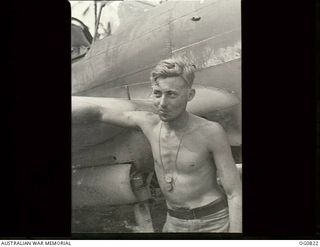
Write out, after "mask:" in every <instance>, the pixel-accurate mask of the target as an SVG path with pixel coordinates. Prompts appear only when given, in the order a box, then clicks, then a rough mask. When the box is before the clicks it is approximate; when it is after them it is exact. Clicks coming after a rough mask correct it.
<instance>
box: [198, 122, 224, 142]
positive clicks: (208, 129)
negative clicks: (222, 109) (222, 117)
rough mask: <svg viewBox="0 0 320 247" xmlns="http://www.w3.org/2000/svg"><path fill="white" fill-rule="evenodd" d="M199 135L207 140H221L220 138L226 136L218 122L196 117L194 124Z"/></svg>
mask: <svg viewBox="0 0 320 247" xmlns="http://www.w3.org/2000/svg"><path fill="white" fill-rule="evenodd" d="M193 125H194V127H193V128H192V129H194V130H196V132H197V134H200V135H201V136H203V137H204V138H205V139H210V140H211V142H212V141H213V140H219V137H222V136H223V135H225V131H224V129H223V127H222V126H221V125H220V124H219V123H218V122H213V121H209V120H207V119H204V118H201V117H196V118H194V122H193Z"/></svg>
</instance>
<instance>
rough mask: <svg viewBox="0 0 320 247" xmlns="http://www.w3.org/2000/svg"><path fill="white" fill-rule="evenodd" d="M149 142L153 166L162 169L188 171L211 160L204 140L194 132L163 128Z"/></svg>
mask: <svg viewBox="0 0 320 247" xmlns="http://www.w3.org/2000/svg"><path fill="white" fill-rule="evenodd" d="M150 143H151V146H152V152H153V157H154V161H155V166H156V168H158V169H161V170H164V171H172V172H179V173H189V172H192V171H194V170H197V169H199V168H201V167H202V166H204V165H207V163H208V162H211V157H210V153H209V152H208V149H207V145H206V142H205V140H203V139H201V138H199V136H197V133H196V132H195V133H194V132H191V133H190V132H174V131H172V132H168V131H166V130H164V131H161V132H160V133H158V136H157V135H154V136H153V138H152V142H150Z"/></svg>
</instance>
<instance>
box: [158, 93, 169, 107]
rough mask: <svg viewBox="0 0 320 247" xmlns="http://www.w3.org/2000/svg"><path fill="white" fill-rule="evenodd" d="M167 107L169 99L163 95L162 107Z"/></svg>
mask: <svg viewBox="0 0 320 247" xmlns="http://www.w3.org/2000/svg"><path fill="white" fill-rule="evenodd" d="M166 105H167V98H166V96H165V95H162V96H161V98H160V106H162V107H165V106H166Z"/></svg>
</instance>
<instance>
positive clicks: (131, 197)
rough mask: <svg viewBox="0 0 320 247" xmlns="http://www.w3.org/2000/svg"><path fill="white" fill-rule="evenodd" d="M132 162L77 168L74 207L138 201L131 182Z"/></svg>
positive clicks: (73, 180)
mask: <svg viewBox="0 0 320 247" xmlns="http://www.w3.org/2000/svg"><path fill="white" fill-rule="evenodd" d="M130 169H131V164H121V165H112V166H104V167H91V168H83V169H75V170H74V171H73V174H72V207H73V208H79V207H85V206H93V205H94V206H97V205H120V204H127V203H134V202H138V201H139V200H138V198H137V197H136V196H135V194H134V193H133V191H132V189H131V184H130Z"/></svg>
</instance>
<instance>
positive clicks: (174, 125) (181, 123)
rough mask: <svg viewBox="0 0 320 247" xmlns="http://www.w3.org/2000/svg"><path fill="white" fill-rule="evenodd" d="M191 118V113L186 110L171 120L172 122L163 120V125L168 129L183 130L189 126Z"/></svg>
mask: <svg viewBox="0 0 320 247" xmlns="http://www.w3.org/2000/svg"><path fill="white" fill-rule="evenodd" d="M188 120H189V113H188V112H187V111H185V112H184V113H182V114H181V115H180V116H179V117H178V118H176V119H174V120H172V121H170V122H162V123H163V127H164V128H165V129H167V130H168V131H172V130H173V131H179V130H183V129H185V128H186V127H187V125H188Z"/></svg>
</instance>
